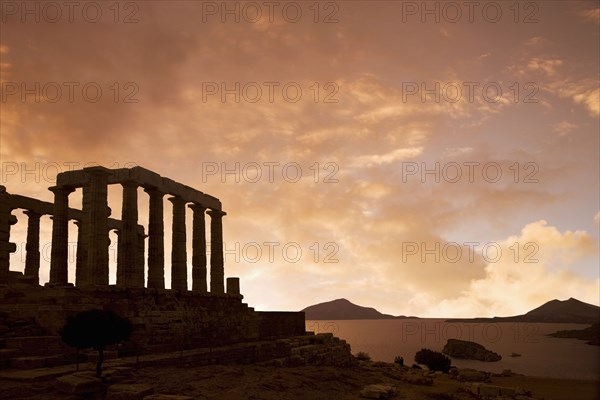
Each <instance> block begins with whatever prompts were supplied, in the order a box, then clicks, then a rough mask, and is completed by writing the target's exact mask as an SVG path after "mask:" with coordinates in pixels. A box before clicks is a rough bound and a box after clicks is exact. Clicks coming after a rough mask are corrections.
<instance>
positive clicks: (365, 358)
mask: <svg viewBox="0 0 600 400" xmlns="http://www.w3.org/2000/svg"><path fill="white" fill-rule="evenodd" d="M355 357H356V358H357V359H358V360H360V361H371V356H370V355H369V353H365V352H364V351H359V352H358V353H357V354H356V356H355Z"/></svg>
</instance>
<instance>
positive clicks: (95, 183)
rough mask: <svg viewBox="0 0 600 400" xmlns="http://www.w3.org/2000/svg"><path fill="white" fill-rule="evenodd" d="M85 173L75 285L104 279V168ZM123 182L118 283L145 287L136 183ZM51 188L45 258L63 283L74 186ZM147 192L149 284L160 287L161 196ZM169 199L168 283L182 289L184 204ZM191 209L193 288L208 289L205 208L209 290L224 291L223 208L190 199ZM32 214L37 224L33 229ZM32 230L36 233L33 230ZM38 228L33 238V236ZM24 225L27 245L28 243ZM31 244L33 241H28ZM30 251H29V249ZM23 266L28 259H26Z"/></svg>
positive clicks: (162, 258)
mask: <svg viewBox="0 0 600 400" xmlns="http://www.w3.org/2000/svg"><path fill="white" fill-rule="evenodd" d="M88 173H90V182H89V184H87V185H85V186H84V187H83V216H84V217H83V220H82V221H80V222H79V232H78V246H77V271H76V285H77V286H91V285H108V247H109V237H108V230H109V229H108V217H109V214H110V209H109V207H108V200H107V194H108V190H107V187H108V180H107V177H108V172H106V171H105V170H103V169H99V170H93V171H90V172H88ZM121 184H122V186H123V205H122V216H121V219H122V228H121V231H120V232H118V234H119V236H118V237H119V242H118V259H117V265H118V268H117V285H118V286H123V287H144V263H143V257H144V238H145V236H144V235H143V234H140V233H139V232H138V223H137V220H138V207H137V201H138V198H137V188H138V184H137V183H136V182H134V181H126V182H122V183H121ZM50 190H51V191H52V192H53V193H54V217H53V226H52V253H51V254H52V255H51V261H50V282H49V285H66V284H68V276H67V273H68V263H67V261H68V259H67V252H68V222H69V218H68V210H69V194H70V193H71V192H73V190H74V188H70V187H52V188H50ZM144 190H145V191H146V193H148V195H149V198H150V203H149V206H150V207H149V208H150V212H149V224H148V288H156V289H164V287H165V282H164V263H165V255H164V220H163V196H164V195H165V193H162V192H161V191H160V190H159V189H157V188H145V189H144ZM169 201H171V203H173V226H172V253H171V266H172V267H171V268H172V269H171V279H172V281H171V288H172V289H176V290H187V251H186V242H187V240H186V239H187V238H186V223H185V206H186V204H187V203H188V201H187V200H185V199H184V198H182V197H179V196H174V197H171V198H169ZM189 208H190V209H191V210H192V212H193V227H192V231H193V233H192V235H193V237H192V248H193V254H192V279H193V281H192V285H193V286H192V290H193V291H198V292H207V279H206V272H207V268H206V261H207V257H206V237H205V213H207V214H209V215H210V216H211V226H210V231H211V251H212V253H211V261H210V273H211V281H210V291H211V292H212V293H224V292H225V290H224V289H225V288H224V261H223V226H222V217H223V216H224V215H226V214H225V213H224V212H223V211H220V210H212V209H210V210H209V211H208V212H206V210H207V208H206V207H204V206H203V205H201V204H197V203H193V204H190V205H189ZM36 218H37V229H36ZM30 222H31V225H30V227H31V235H32V237H31V239H32V240H31V243H34V242H37V243H38V251H37V257H38V259H37V265H38V269H39V217H37V216H33V217H32V218H30ZM36 232H37V233H36ZM36 234H37V240H35V239H36V238H35V237H34V236H35V235H36ZM29 243H30V241H29V229H28V245H29ZM32 246H35V245H34V244H32ZM27 254H28V257H29V251H28V253H27ZM31 257H32V260H31V265H35V263H36V262H35V257H36V255H35V250H33V251H32V256H31ZM26 269H27V261H26Z"/></svg>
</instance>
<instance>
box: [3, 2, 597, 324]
mask: <svg viewBox="0 0 600 400" xmlns="http://www.w3.org/2000/svg"><path fill="white" fill-rule="evenodd" d="M62 3H63V2H56V3H54V4H55V5H54V6H48V5H47V3H44V2H39V3H38V2H33V1H32V2H21V1H17V2H12V1H2V2H0V6H1V10H0V11H1V20H0V56H1V60H0V82H1V85H2V86H1V102H0V107H1V108H0V109H1V114H0V117H1V120H0V158H1V166H2V173H1V177H0V179H1V181H0V184H1V185H4V186H6V188H7V191H8V192H10V193H16V194H22V195H27V196H32V197H36V198H39V199H43V200H47V201H51V200H52V194H51V192H49V191H48V190H47V188H48V187H50V186H52V185H53V184H54V179H55V177H56V173H57V172H59V171H61V170H62V171H66V170H68V169H69V168H81V167H83V166H85V165H91V164H100V165H103V166H105V167H108V168H120V167H131V166H135V165H139V166H142V167H144V168H147V169H150V170H153V171H155V172H157V173H159V174H161V175H162V176H166V177H169V178H171V179H174V180H176V181H178V182H181V183H183V184H186V185H189V186H192V187H194V188H196V189H198V190H201V191H203V192H205V193H209V194H211V195H213V196H215V197H218V198H219V199H220V200H221V201H222V203H223V209H224V210H225V211H226V212H227V213H228V215H227V216H226V217H225V218H224V220H223V222H224V240H225V247H226V251H225V253H226V262H225V275H226V276H239V277H240V280H241V284H240V285H241V291H242V293H243V294H244V296H245V299H244V301H245V302H247V303H249V305H250V306H253V307H255V308H256V309H257V310H299V309H302V308H304V307H306V306H308V305H311V304H315V303H319V302H323V301H328V300H333V299H337V298H342V297H344V298H347V299H349V300H350V301H352V302H355V303H358V304H361V305H365V306H371V307H375V308H377V309H378V310H379V311H382V312H386V313H391V314H395V315H399V314H404V315H418V316H422V317H436V316H443V317H454V316H456V317H459V316H464V317H470V316H493V315H502V316H505V315H514V314H519V313H523V312H526V311H528V310H530V309H532V308H534V307H537V306H539V305H540V304H542V303H544V302H546V301H548V300H551V299H554V298H558V299H567V298H569V297H575V298H578V299H580V300H582V301H586V302H590V303H593V304H597V305H598V304H600V299H599V297H600V279H599V263H600V261H599V224H600V212H599V202H600V198H599V191H600V179H599V178H600V171H599V165H600V144H599V136H600V135H599V132H600V126H599V117H600V90H599V75H600V65H599V62H600V61H599V60H600V56H599V49H600V38H599V32H600V8H599V6H598V2H597V1H587V2H585V1H584V2H578V1H538V2H520V3H516V2H509V1H499V2H484V1H482V2H479V5H478V6H476V7H475V8H474V9H472V10H470V9H469V6H468V5H465V2H460V1H459V2H454V3H452V4H453V5H452V6H448V5H447V4H448V3H446V2H427V3H424V4H425V6H423V5H422V2H401V1H398V2H392V1H338V2H321V3H315V2H312V1H302V2H275V3H273V4H272V3H269V2H262V1H258V2H253V3H244V2H241V3H235V2H231V3H227V5H226V6H221V2H200V1H138V2H120V3H114V2H79V3H78V4H79V5H71V6H69V7H68V6H65V5H61V4H62ZM67 3H68V2H67ZM24 7H29V8H28V9H23V8H24ZM223 7H225V8H223ZM422 7H426V9H423V8H422ZM428 10H429V11H430V13H427V11H428ZM228 12H229V13H228ZM236 18H237V19H238V21H236ZM36 19H37V21H36ZM423 19H424V21H423ZM436 19H438V20H439V21H436ZM98 89H100V90H101V92H98ZM457 89H458V90H460V92H457ZM259 90H260V92H259ZM436 97H437V98H436ZM238 166H239V167H238ZM257 167H258V168H257ZM236 168H238V170H237V171H239V173H238V172H236ZM436 168H438V169H439V174H437V176H436V173H435V169H436ZM425 169H427V171H430V172H427V173H425V174H422V173H423V172H424V170H425ZM223 170H228V171H230V172H229V173H227V174H222V172H223ZM457 172H460V173H461V175H457ZM258 173H261V175H258ZM500 174H501V175H500ZM436 180H437V181H436ZM109 194H110V199H109V203H110V207H111V208H112V215H113V216H114V217H117V218H118V217H119V216H120V213H121V211H120V210H121V188H120V187H112V186H111V188H110V192H109ZM139 199H140V200H139V208H140V223H142V224H144V225H146V226H147V220H148V204H147V203H148V201H147V195H146V194H145V193H144V192H143V191H142V190H141V189H140V190H139ZM70 201H71V205H72V206H74V207H80V206H81V191H80V190H78V191H77V192H75V193H73V194H72V195H71V196H70ZM14 214H15V215H16V216H17V217H18V218H19V223H18V224H17V225H15V226H13V228H12V235H13V236H12V237H13V239H12V241H13V242H16V243H18V244H19V250H18V251H17V253H15V254H13V256H12V258H11V269H13V270H21V271H22V269H23V261H24V259H25V253H24V246H21V243H22V242H23V241H24V238H25V234H26V226H27V224H26V221H27V218H26V216H25V215H23V214H22V210H16V211H15V212H14ZM189 214H191V212H190V213H188V231H189V232H190V233H189V234H188V238H190V237H191V215H189ZM165 223H166V233H167V234H166V248H165V254H166V257H165V258H166V260H167V271H168V270H169V265H168V264H169V260H170V247H171V240H170V236H169V235H170V224H171V203H170V202H168V201H166V199H165ZM42 231H43V234H42V244H41V246H42V248H43V249H44V248H45V249H46V254H48V255H49V254H50V253H49V251H48V247H47V246H48V244H49V242H50V233H51V220H50V218H49V217H48V216H46V217H44V218H43V219H42ZM75 235H76V229H75V227H74V226H71V230H70V238H69V239H70V241H74V240H75V237H76V236H75ZM115 237H116V236H114V234H111V238H112V239H113V242H114V239H115ZM471 243H476V244H471ZM188 245H189V246H188V247H189V250H188V264H189V269H190V270H191V239H189V240H188ZM44 246H46V247H44ZM436 246H437V247H436ZM459 248H460V249H461V251H462V254H458V253H457V249H459ZM236 249H237V250H236ZM271 249H272V254H270V250H271ZM498 249H500V250H501V252H502V255H501V256H499V255H498V254H497V251H498ZM257 250H259V251H260V252H261V253H258V252H257ZM298 250H300V251H301V252H302V254H301V255H298V254H297V252H298ZM423 250H427V251H423ZM73 251H74V249H73ZM73 254H74V253H73ZM436 258H438V259H437V260H436ZM42 264H43V266H42V271H41V280H42V282H46V281H47V280H48V265H49V262H48V259H47V257H46V260H45V261H43V262H42ZM111 273H112V277H111V281H112V282H114V279H115V278H114V257H113V261H111ZM70 276H71V281H73V280H74V262H71V263H70ZM169 276H170V274H169V272H167V277H169ZM167 281H168V282H169V279H167Z"/></svg>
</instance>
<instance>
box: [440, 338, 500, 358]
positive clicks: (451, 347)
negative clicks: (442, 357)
mask: <svg viewBox="0 0 600 400" xmlns="http://www.w3.org/2000/svg"><path fill="white" fill-rule="evenodd" d="M442 353H444V354H446V355H448V356H450V357H453V358H462V359H467V360H478V361H486V362H493V361H500V360H501V359H502V356H501V355H500V354H497V353H494V352H493V351H490V350H488V349H486V348H485V347H483V346H482V345H480V344H479V343H475V342H470V341H468V340H459V339H448V342H447V343H446V345H445V346H444V348H443V349H442Z"/></svg>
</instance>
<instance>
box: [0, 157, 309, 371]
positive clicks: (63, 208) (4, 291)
mask: <svg viewBox="0 0 600 400" xmlns="http://www.w3.org/2000/svg"><path fill="white" fill-rule="evenodd" d="M109 185H121V186H122V188H123V199H122V212H121V214H122V215H121V219H115V218H111V216H110V214H111V210H110V208H109V206H108V186H109ZM78 188H81V189H82V190H81V192H82V203H81V204H82V209H81V210H79V209H75V208H72V207H69V196H70V195H72V194H73V192H74V191H75V190H76V189H78ZM139 188H143V190H144V191H145V192H146V193H147V194H148V201H149V216H148V217H149V218H148V226H147V230H146V229H145V228H144V226H142V225H140V224H139V222H138V203H139V201H140V199H139V198H138V189H139ZM49 190H50V191H51V192H52V193H53V195H54V202H52V203H50V202H45V201H41V200H37V199H34V198H30V197H25V196H21V195H17V194H12V193H10V192H9V191H7V189H6V188H5V187H3V186H0V317H1V316H4V317H5V318H19V319H28V320H29V321H32V323H33V324H35V326H36V329H37V328H39V330H40V331H43V332H45V334H46V335H48V336H49V337H55V336H56V334H57V332H58V330H59V329H60V327H61V326H62V324H63V323H64V320H65V318H66V317H67V316H68V315H72V314H74V313H76V312H79V311H84V310H86V309H91V308H104V309H112V310H113V311H116V312H118V313H119V314H121V315H124V316H126V317H128V318H130V319H131V320H132V322H133V323H134V325H135V327H136V331H135V332H136V335H137V338H136V340H135V341H136V346H138V348H139V347H140V346H141V347H142V348H143V351H145V352H152V351H165V350H169V349H174V348H177V346H178V345H181V340H182V339H181V338H182V332H185V335H184V336H185V341H186V343H187V344H188V345H190V346H194V345H197V346H205V345H220V344H228V343H238V342H244V341H252V340H259V339H264V338H273V337H285V336H292V335H303V334H304V331H305V327H304V313H297V312H257V311H255V310H254V309H253V308H251V307H248V305H247V304H245V303H243V302H242V300H243V296H242V295H241V294H240V285H239V279H238V278H233V277H230V278H227V280H225V279H224V277H225V273H224V259H223V225H222V224H223V216H224V215H226V213H225V212H224V211H223V210H222V207H221V202H220V201H219V199H217V198H215V197H213V196H210V195H208V194H206V193H203V192H201V191H199V190H196V189H193V188H191V187H189V186H186V185H183V184H181V183H178V182H175V181H173V180H171V179H169V178H166V177H162V176H160V175H159V174H157V173H155V172H152V171H149V170H147V169H144V168H141V167H134V168H120V169H108V168H104V167H100V166H98V167H89V168H84V169H82V170H75V171H68V172H62V173H60V174H58V176H57V179H56V185H55V186H53V187H50V188H49ZM165 196H167V199H168V200H169V201H170V202H171V203H172V204H173V208H172V210H173V213H172V214H173V215H172V216H165V215H164V210H163V199H164V198H165ZM16 209H24V210H25V212H24V213H25V214H26V215H27V244H26V257H25V269H24V272H22V273H21V272H18V271H12V270H11V269H10V254H11V253H12V252H14V251H15V249H16V244H15V243H12V242H11V237H10V231H11V225H14V224H16V223H17V219H16V217H15V216H14V215H13V214H12V212H13V211H14V210H16ZM188 209H189V211H188ZM186 212H191V213H192V216H193V226H192V237H191V238H188V237H186V236H187V235H186V218H185V216H186ZM207 214H208V216H209V221H206V215H207ZM44 215H49V216H51V218H52V247H51V258H50V273H49V282H48V283H46V284H45V285H43V286H42V285H40V284H39V270H40V218H41V217H42V216H44ZM165 218H172V232H165V227H164V221H165ZM70 221H74V222H75V224H76V225H77V227H78V230H77V232H78V233H77V250H76V261H75V264H76V271H75V282H74V284H73V283H69V281H68V266H69V264H68V245H69V238H68V227H69V222H70ZM206 223H210V231H209V232H210V242H209V243H210V249H211V253H210V263H209V264H210V266H209V267H210V280H208V279H207V272H208V268H207V260H208V257H207V238H206V234H205V229H206V225H205V224H206ZM110 231H114V232H116V233H117V235H118V243H117V263H116V264H117V268H116V285H109V244H110V240H109V232H110ZM169 233H170V234H171V239H172V246H171V254H170V263H169V262H167V261H168V260H166V259H165V258H166V255H165V234H169ZM146 240H147V243H148V249H147V252H146V249H145V242H146ZM188 240H191V243H192V248H193V251H192V255H191V268H192V282H191V290H188V280H187V278H188V273H187V271H188V254H187V250H186V248H187V246H186V244H187V242H188ZM146 253H147V259H146ZM169 264H170V268H171V274H170V276H171V285H170V287H171V288H170V289H165V268H166V266H168V265H169ZM146 266H147V274H146ZM146 275H147V276H146ZM225 283H226V287H225ZM8 334H9V335H10V334H11V333H10V332H8ZM0 336H1V335H0ZM1 339H2V338H1V337H0V340H1ZM0 364H1V363H0Z"/></svg>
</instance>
